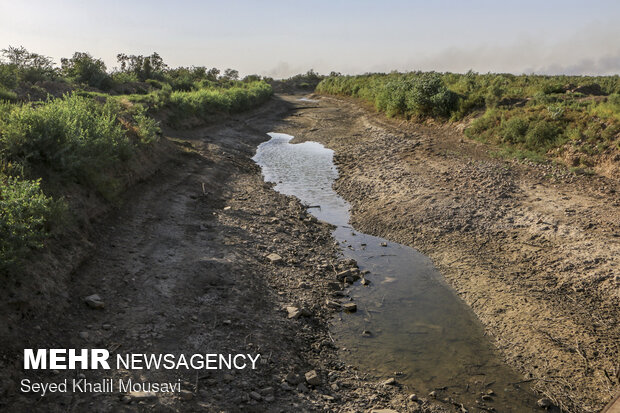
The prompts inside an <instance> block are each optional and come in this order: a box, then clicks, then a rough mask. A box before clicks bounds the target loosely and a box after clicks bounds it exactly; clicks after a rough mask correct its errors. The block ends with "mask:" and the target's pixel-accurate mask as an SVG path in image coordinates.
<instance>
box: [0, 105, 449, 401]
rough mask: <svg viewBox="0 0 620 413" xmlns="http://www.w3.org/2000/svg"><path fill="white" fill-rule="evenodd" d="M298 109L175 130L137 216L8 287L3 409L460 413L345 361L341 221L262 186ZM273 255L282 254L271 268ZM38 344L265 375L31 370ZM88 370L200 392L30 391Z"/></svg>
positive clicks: (45, 258)
mask: <svg viewBox="0 0 620 413" xmlns="http://www.w3.org/2000/svg"><path fill="white" fill-rule="evenodd" d="M300 106H301V105H300ZM306 106H307V105H306ZM307 113H309V112H305V111H304V112H302V114H306V115H304V116H307ZM295 116H296V111H295V104H294V103H293V100H292V99H289V100H286V99H281V98H274V99H273V100H272V101H271V102H269V103H268V104H266V105H265V106H263V107H262V108H260V109H257V110H255V111H253V112H250V113H247V114H244V115H239V116H237V117H233V118H230V119H227V120H225V121H223V122H220V123H218V124H216V125H212V126H208V127H203V128H201V129H194V130H191V131H172V130H169V131H166V135H167V136H169V137H171V138H176V139H175V140H176V142H177V145H172V144H166V146H164V148H165V149H166V151H167V155H166V156H161V157H159V158H158V159H159V160H160V161H161V162H159V163H158V164H156V165H155V164H153V165H151V166H149V168H147V169H149V170H150V172H154V171H155V170H157V169H159V172H157V173H155V174H154V175H152V176H151V177H150V178H148V179H146V180H144V181H143V182H141V183H136V184H135V185H134V186H133V187H132V188H131V190H130V193H129V194H127V196H126V199H125V202H124V206H123V207H121V208H120V209H119V210H117V211H115V212H114V213H112V214H108V216H107V217H106V218H103V219H102V218H99V222H98V223H96V224H95V225H94V226H93V228H92V229H91V230H87V229H84V231H85V232H84V233H83V234H82V235H83V236H85V234H87V233H88V234H90V236H89V239H90V241H88V243H90V244H89V246H88V245H87V246H86V247H84V246H83V247H82V248H80V247H78V246H76V245H75V244H76V242H73V243H68V244H67V245H57V246H56V247H55V249H54V248H52V249H50V251H49V252H48V253H46V254H42V255H41V256H40V259H41V261H40V263H38V264H37V265H35V269H34V270H33V271H31V272H34V273H38V274H39V278H29V277H27V276H24V277H23V279H20V280H12V281H13V283H12V284H10V285H4V287H5V288H3V293H2V294H3V296H2V298H3V300H2V301H3V307H2V308H3V310H2V314H3V326H2V331H3V334H2V335H1V336H2V337H1V338H0V348H1V352H0V367H1V369H0V370H1V373H0V384H1V386H0V410H3V411H10V412H60V411H62V412H84V411H92V412H119V411H154V412H167V411H170V412H177V411H184V412H185V411H213V412H220V411H257V412H259V411H260V412H262V411H286V412H288V411H369V410H371V409H372V408H387V407H391V408H394V409H396V410H398V411H401V412H404V411H425V412H430V411H433V412H439V411H448V410H447V408H446V406H443V407H442V406H438V405H436V404H432V403H430V402H429V401H427V400H424V399H422V400H418V401H411V400H409V399H408V397H407V396H408V395H409V393H410V392H411V391H412V390H411V389H406V388H403V387H401V386H399V385H398V384H397V383H396V385H383V384H382V381H381V380H379V378H376V377H370V376H368V375H367V374H365V373H364V372H360V371H357V370H356V368H355V367H354V366H348V365H345V364H344V363H343V362H342V361H341V359H339V357H338V351H337V349H336V348H335V346H334V344H333V341H332V340H331V337H330V335H329V331H328V328H327V322H328V320H329V319H330V318H331V317H333V316H334V314H335V312H336V310H334V309H332V308H329V307H328V306H327V304H326V299H328V298H329V299H330V300H335V299H336V298H334V297H333V295H334V293H335V290H334V286H333V282H334V281H335V279H336V278H335V273H334V271H337V270H343V269H346V268H350V267H351V266H352V265H353V264H352V263H350V262H346V261H344V260H343V259H342V258H341V257H340V255H339V254H338V252H337V249H336V246H335V245H334V241H333V239H332V238H331V235H330V231H331V228H330V227H329V226H328V225H326V224H323V223H319V222H317V221H316V220H315V219H314V218H312V217H311V216H310V215H308V214H307V212H306V211H305V209H304V208H303V207H302V206H301V205H300V203H299V202H298V201H297V200H295V199H292V198H289V197H285V196H283V195H280V194H278V193H276V192H275V191H274V190H273V189H272V188H271V185H268V184H265V183H263V181H262V177H261V175H260V170H259V168H258V167H257V166H256V165H255V164H254V163H253V162H252V161H251V160H250V157H251V156H252V155H253V154H254V151H255V148H256V146H257V145H258V144H259V143H260V142H262V141H264V140H266V139H267V136H266V135H265V133H266V132H269V131H271V130H273V129H277V128H280V125H282V124H283V123H282V122H283V120H284V122H287V121H288V120H290V119H294V120H295V119H296V118H295ZM94 215H97V214H93V216H94ZM76 236H77V235H76ZM76 239H80V240H82V238H76ZM83 243H84V244H87V241H86V240H84V241H83ZM62 248H65V250H66V251H64V252H62V251H59V249H62ZM54 251H56V252H55V253H52V252H54ZM270 253H277V254H279V255H280V256H281V257H282V261H281V262H279V263H276V264H273V263H270V262H269V261H268V260H267V259H266V256H267V255H268V254H270ZM63 259H64V261H63ZM46 274H47V275H48V276H49V278H48V279H47V281H45V280H46V278H45V275H46ZM42 281H45V282H44V283H40V282H42ZM91 294H98V295H99V296H101V298H102V299H103V301H104V304H105V307H104V308H103V309H92V308H89V307H88V306H87V305H86V304H85V301H84V297H86V296H89V295H91ZM291 305H295V306H297V307H299V308H300V309H304V310H305V311H304V312H303V315H302V316H301V317H299V318H292V319H289V318H288V317H287V311H285V310H284V308H285V307H286V306H291ZM24 348H78V349H79V348H107V349H109V350H110V351H111V353H112V355H113V356H114V354H115V353H120V354H126V353H156V354H158V353H169V352H170V353H175V354H180V353H183V354H187V355H190V354H194V353H224V354H227V353H250V354H257V353H259V354H261V358H260V363H259V366H258V368H257V370H254V371H241V372H236V373H235V372H234V371H228V370H224V371H214V372H209V371H198V372H196V371H194V370H189V372H187V371H185V370H153V371H148V370H132V371H115V370H111V371H103V370H85V371H82V372H79V371H78V372H76V371H72V370H69V371H66V370H59V371H48V370H38V371H24V370H23V369H22V362H23V349H24ZM309 370H316V371H317V372H318V375H319V378H320V384H316V385H311V384H308V383H305V384H303V383H302V384H299V385H298V384H297V380H296V377H295V376H296V375H299V376H301V382H304V380H303V377H304V373H306V372H308V371H309ZM110 372H112V373H111V375H110ZM291 373H293V374H292V375H290V374H291ZM287 376H288V382H286V380H285V378H286V377H287ZM76 377H77V378H82V377H85V378H86V379H88V380H90V381H96V380H100V379H102V378H104V377H106V378H110V377H114V378H119V377H125V378H126V377H134V378H135V379H139V380H140V381H173V382H174V381H176V380H177V379H180V380H181V382H182V388H183V390H185V391H186V392H184V393H183V394H181V393H178V392H177V393H168V394H163V393H162V394H158V397H156V398H149V399H148V400H139V399H137V398H136V397H132V396H128V395H123V394H118V393H112V394H97V393H94V394H93V393H75V394H73V393H71V392H70V393H53V394H48V395H46V396H45V397H40V396H39V395H37V394H33V393H22V392H21V391H20V381H21V380H22V379H24V378H29V379H31V380H33V381H43V382H48V383H49V382H60V381H62V380H63V379H65V378H68V379H73V378H76ZM448 407H450V408H451V409H453V406H452V405H449V406H448Z"/></svg>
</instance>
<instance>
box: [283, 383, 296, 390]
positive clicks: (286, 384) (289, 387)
mask: <svg viewBox="0 0 620 413" xmlns="http://www.w3.org/2000/svg"><path fill="white" fill-rule="evenodd" d="M280 387H281V388H282V390H284V391H291V390H293V389H294V388H293V387H291V386H290V385H289V384H288V383H287V382H284V383H282V384H281V385H280Z"/></svg>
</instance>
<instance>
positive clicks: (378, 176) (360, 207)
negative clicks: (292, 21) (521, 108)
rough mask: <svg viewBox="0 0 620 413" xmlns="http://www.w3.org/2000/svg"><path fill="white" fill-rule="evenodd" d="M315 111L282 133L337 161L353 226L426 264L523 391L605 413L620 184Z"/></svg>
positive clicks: (617, 289) (371, 119)
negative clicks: (480, 327)
mask: <svg viewBox="0 0 620 413" xmlns="http://www.w3.org/2000/svg"><path fill="white" fill-rule="evenodd" d="M316 98H317V99H319V100H318V101H316V102H314V103H312V104H311V105H310V106H312V107H308V108H306V109H304V110H302V111H300V112H298V113H296V114H295V116H294V117H291V118H289V122H288V124H287V127H285V128H283V129H282V130H279V131H280V132H285V133H289V134H291V135H294V136H296V139H297V140H298V141H303V140H313V141H318V142H321V143H323V144H325V145H326V146H327V147H329V148H331V149H334V150H335V151H336V162H337V165H338V167H339V171H340V174H341V176H340V178H339V179H338V181H337V184H336V189H337V191H338V192H339V193H340V194H341V195H342V196H343V197H344V198H345V199H347V201H349V202H350V203H351V204H352V224H353V226H354V227H355V228H356V229H358V230H360V231H363V232H365V233H368V234H372V235H377V236H381V237H384V238H388V239H390V240H392V241H395V242H399V243H402V244H406V245H410V246H412V247H415V248H417V249H419V250H420V251H422V252H424V253H425V254H427V255H429V256H430V257H431V258H432V259H433V261H434V262H435V264H436V265H437V266H438V267H439V269H440V270H441V272H442V273H443V274H444V275H445V276H446V278H447V279H448V281H449V282H450V283H451V284H452V285H453V286H454V287H455V289H456V290H457V291H458V293H459V295H460V296H461V297H462V298H463V300H465V302H467V303H468V304H469V305H470V306H471V307H472V308H473V309H474V311H475V312H476V314H477V315H478V317H479V318H480V319H481V320H482V322H483V323H484V324H485V326H486V328H487V332H488V333H489V334H490V335H492V337H493V339H494V340H495V343H496V345H497V347H498V348H499V349H500V351H501V353H502V355H503V356H504V357H505V359H506V360H507V361H508V362H509V363H510V364H511V365H513V366H515V367H516V368H517V369H518V370H519V371H521V372H522V373H523V375H524V379H525V380H531V383H532V384H533V386H534V388H536V389H537V390H539V391H540V392H543V393H544V394H545V395H547V396H548V397H549V398H551V399H552V400H553V401H554V402H555V403H556V404H557V405H559V406H561V407H563V408H565V409H567V410H569V411H574V412H595V411H599V410H600V409H601V408H602V407H603V405H604V403H605V402H606V401H608V400H610V399H611V398H612V396H613V394H614V393H615V392H617V391H618V390H620V388H619V386H618V381H619V379H620V358H619V357H620V356H619V348H618V346H619V339H620V325H619V323H618V321H619V320H620V306H619V303H620V269H619V268H620V267H619V264H620V183H619V182H618V181H617V180H615V181H614V180H609V179H604V178H599V177H590V176H575V175H573V174H570V173H568V172H566V171H565V170H563V169H562V168H559V167H553V166H550V165H534V164H526V163H519V162H516V161H505V160H499V159H497V158H494V157H492V156H490V153H489V150H488V149H487V148H486V147H485V146H484V145H482V144H479V143H476V142H472V141H469V140H467V139H466V138H464V137H463V135H462V134H461V133H459V132H458V131H456V130H455V129H452V128H448V127H442V126H419V125H412V124H408V123H405V122H402V121H392V120H388V119H386V118H385V117H384V116H383V115H379V114H376V113H374V112H373V111H372V110H367V109H365V108H362V107H360V106H359V105H358V104H356V103H355V102H353V101H350V100H341V99H335V98H329V97H316Z"/></svg>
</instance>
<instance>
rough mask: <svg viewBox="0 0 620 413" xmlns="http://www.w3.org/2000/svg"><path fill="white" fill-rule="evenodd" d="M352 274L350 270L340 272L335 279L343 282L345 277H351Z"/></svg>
mask: <svg viewBox="0 0 620 413" xmlns="http://www.w3.org/2000/svg"><path fill="white" fill-rule="evenodd" d="M352 273H353V271H351V269H348V270H344V271H340V272H339V273H337V274H336V278H338V279H339V280H344V278H345V277H347V276H348V275H351V274H352Z"/></svg>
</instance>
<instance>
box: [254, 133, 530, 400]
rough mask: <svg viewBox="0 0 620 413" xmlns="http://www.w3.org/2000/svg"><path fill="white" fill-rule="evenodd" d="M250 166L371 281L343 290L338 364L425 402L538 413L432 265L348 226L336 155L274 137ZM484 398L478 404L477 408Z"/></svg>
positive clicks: (336, 333)
mask: <svg viewBox="0 0 620 413" xmlns="http://www.w3.org/2000/svg"><path fill="white" fill-rule="evenodd" d="M269 136H270V137H271V139H270V140H269V141H267V142H264V143H262V144H261V145H260V146H259V147H258V149H257V152H256V155H255V156H254V158H253V159H254V161H255V162H256V163H257V164H258V165H259V166H260V167H261V169H262V173H263V176H264V178H265V181H268V182H274V183H276V186H275V189H276V190H277V191H279V192H281V193H283V194H286V195H293V196H295V197H297V198H299V199H300V200H301V201H302V202H303V203H305V204H307V205H312V206H318V207H315V208H311V209H309V211H310V213H311V214H313V215H314V216H316V217H317V218H318V219H320V220H322V221H325V222H328V223H330V224H333V225H334V226H336V229H335V230H334V232H333V236H334V238H335V239H336V240H337V241H338V243H339V244H340V247H341V250H342V254H343V255H344V256H345V257H347V258H352V259H354V260H356V261H357V263H358V266H359V268H360V270H362V271H368V273H367V275H366V276H365V278H366V279H367V280H369V281H370V284H369V285H368V286H364V285H362V284H361V283H360V282H359V281H358V282H357V283H356V284H354V285H352V286H350V287H349V288H348V289H347V293H348V294H349V296H350V297H351V298H353V300H354V302H355V303H356V304H357V306H358V311H357V312H355V313H341V314H339V315H338V316H337V317H335V319H334V320H333V322H332V325H331V327H330V328H331V331H332V336H333V337H334V339H335V341H336V344H337V345H338V346H339V347H340V348H341V349H346V350H344V351H343V357H344V359H345V360H346V361H347V362H349V363H350V364H354V365H356V366H359V367H360V368H361V369H363V371H366V372H369V373H372V374H373V375H375V376H377V377H385V378H388V377H394V378H396V380H397V381H398V382H399V383H402V384H404V385H410V386H411V387H412V388H413V389H416V390H417V391H420V392H424V393H423V394H424V395H426V394H428V393H429V392H431V391H435V392H436V394H437V397H438V398H439V399H448V398H452V399H453V400H455V401H456V400H458V401H459V402H461V403H464V405H465V406H466V407H467V408H468V409H470V411H488V410H487V409H489V408H495V409H496V411H499V412H530V411H532V412H533V411H540V410H539V409H538V408H537V406H536V399H537V398H536V395H535V394H534V393H533V392H531V391H528V389H527V386H528V385H527V384H525V383H520V382H522V378H521V377H520V376H519V375H518V374H517V373H516V372H514V371H513V370H512V369H511V368H509V367H508V366H507V365H505V364H504V363H503V362H502V360H501V359H500V358H499V356H498V355H497V353H496V350H495V349H494V347H493V346H492V344H491V343H490V341H489V339H488V338H487V337H486V336H485V334H484V328H483V326H482V325H481V323H480V322H479V320H478V319H477V318H476V316H475V315H474V313H473V312H472V310H471V309H470V308H469V307H468V306H467V305H466V304H465V303H464V302H463V301H462V300H461V299H460V298H459V297H458V296H457V295H456V293H455V292H454V290H453V289H452V288H451V287H450V286H448V285H447V284H446V282H445V280H444V279H443V277H442V276H441V274H439V273H438V271H437V270H436V269H435V268H434V267H433V264H432V263H431V261H430V259H429V258H428V257H426V256H424V255H423V254H421V253H420V252H418V251H416V250H415V249H413V248H410V247H408V246H405V245H401V244H397V243H393V242H389V241H387V240H385V239H383V238H378V237H374V236H371V235H366V234H363V233H361V232H358V231H356V230H355V229H354V228H352V227H351V226H350V225H349V205H348V204H347V202H346V201H345V200H344V199H342V198H341V197H340V196H339V195H338V194H337V193H336V192H335V191H334V190H333V188H332V184H333V182H334V180H335V179H336V178H337V177H338V170H337V168H336V166H335V165H334V162H333V151H332V150H330V149H327V148H325V147H323V146H322V145H321V144H319V143H316V142H304V143H300V144H291V143H290V141H291V139H293V137H292V136H290V135H286V134H283V133H270V134H269ZM483 395H484V398H483Z"/></svg>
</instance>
